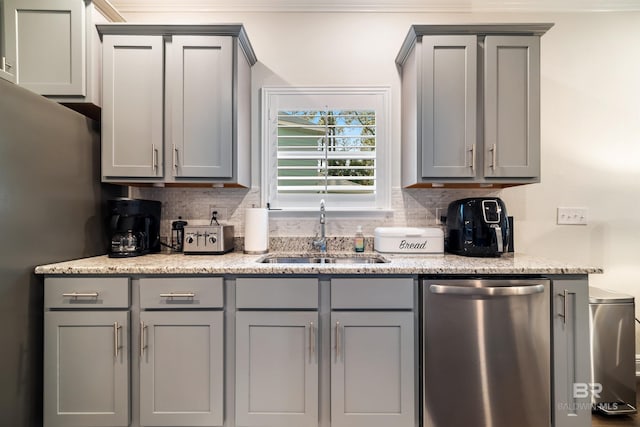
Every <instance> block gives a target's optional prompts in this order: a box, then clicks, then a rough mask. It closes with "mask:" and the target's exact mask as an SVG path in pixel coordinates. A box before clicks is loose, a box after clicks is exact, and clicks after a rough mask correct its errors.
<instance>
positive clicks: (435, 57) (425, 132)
mask: <svg viewBox="0 0 640 427" xmlns="http://www.w3.org/2000/svg"><path fill="white" fill-rule="evenodd" d="M476 58H477V38H476V36H425V37H423V38H422V70H423V71H422V94H423V96H422V177H423V178H446V177H455V178H464V177H475V175H476V171H475V165H476V152H475V148H476V109H477V105H476V99H477V93H476V88H477V62H476Z"/></svg>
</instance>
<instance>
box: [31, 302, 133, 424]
mask: <svg viewBox="0 0 640 427" xmlns="http://www.w3.org/2000/svg"><path fill="white" fill-rule="evenodd" d="M44 425H45V426H46V427H58V426H60V427H73V426H77V427H92V426H127V425H129V312H126V311H92V312H88V311H56V312H52V311H48V312H45V315H44Z"/></svg>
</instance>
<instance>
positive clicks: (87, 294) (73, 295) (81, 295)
mask: <svg viewBox="0 0 640 427" xmlns="http://www.w3.org/2000/svg"><path fill="white" fill-rule="evenodd" d="M99 295H100V294H99V293H98V292H65V293H63V294H62V296H63V297H65V298H73V299H78V298H98V296H99Z"/></svg>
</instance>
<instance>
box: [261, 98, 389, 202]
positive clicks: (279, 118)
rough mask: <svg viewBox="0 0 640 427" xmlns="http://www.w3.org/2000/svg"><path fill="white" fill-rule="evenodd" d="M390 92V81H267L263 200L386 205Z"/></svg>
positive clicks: (264, 105) (387, 198) (387, 192)
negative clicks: (328, 84) (381, 84)
mask: <svg viewBox="0 0 640 427" xmlns="http://www.w3.org/2000/svg"><path fill="white" fill-rule="evenodd" d="M388 99H389V89H388V88H264V89H263V110H262V111H263V199H264V202H265V203H267V202H268V203H270V205H271V206H272V207H273V208H279V209H285V210H317V209H318V206H319V203H320V200H321V199H324V200H325V202H326V204H327V207H328V208H329V209H335V210H380V209H388V208H389V204H390V201H389V194H390V177H389V176H388V173H389V166H388V165H389V155H388V153H387V146H388V145H389V143H388V139H389V138H388V129H389V125H388V116H389V113H388V105H389V104H388Z"/></svg>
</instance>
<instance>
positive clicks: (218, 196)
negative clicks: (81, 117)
mask: <svg viewBox="0 0 640 427" xmlns="http://www.w3.org/2000/svg"><path fill="white" fill-rule="evenodd" d="M499 194H500V190H496V189H473V190H468V189H400V188H395V189H393V191H392V206H391V210H390V211H387V212H385V213H383V214H378V215H370V214H363V215H362V216H358V215H357V214H355V213H352V214H348V215H345V214H339V213H336V212H330V211H329V212H327V235H328V236H352V235H353V234H354V232H355V230H356V227H357V226H358V225H362V228H363V231H364V234H365V235H367V236H372V235H373V230H374V229H375V228H376V227H381V226H382V227H427V226H434V225H435V224H436V210H437V209H442V214H445V210H446V207H447V206H448V204H449V202H451V201H453V200H457V199H461V198H465V197H486V196H489V197H491V196H499ZM130 196H131V197H133V198H140V199H151V200H158V201H160V202H162V224H161V229H160V234H161V235H162V236H170V234H171V222H172V221H174V220H176V219H178V217H179V216H180V217H182V218H183V219H184V220H186V221H188V222H189V223H190V224H194V225H195V224H197V223H202V224H207V223H209V220H210V218H211V217H210V214H211V211H212V210H213V208H215V209H216V210H217V211H218V213H219V214H218V215H219V220H220V222H221V223H223V224H230V225H233V226H234V227H235V235H236V236H244V210H245V208H250V207H253V206H260V189H258V188H254V189H237V188H206V189H205V188H151V187H131V188H130ZM318 231H319V225H318V218H317V215H313V214H304V215H300V216H295V217H294V216H292V215H282V214H281V213H274V214H272V215H271V216H270V218H269V235H270V236H272V237H286V236H310V235H314V234H316V233H318Z"/></svg>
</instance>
